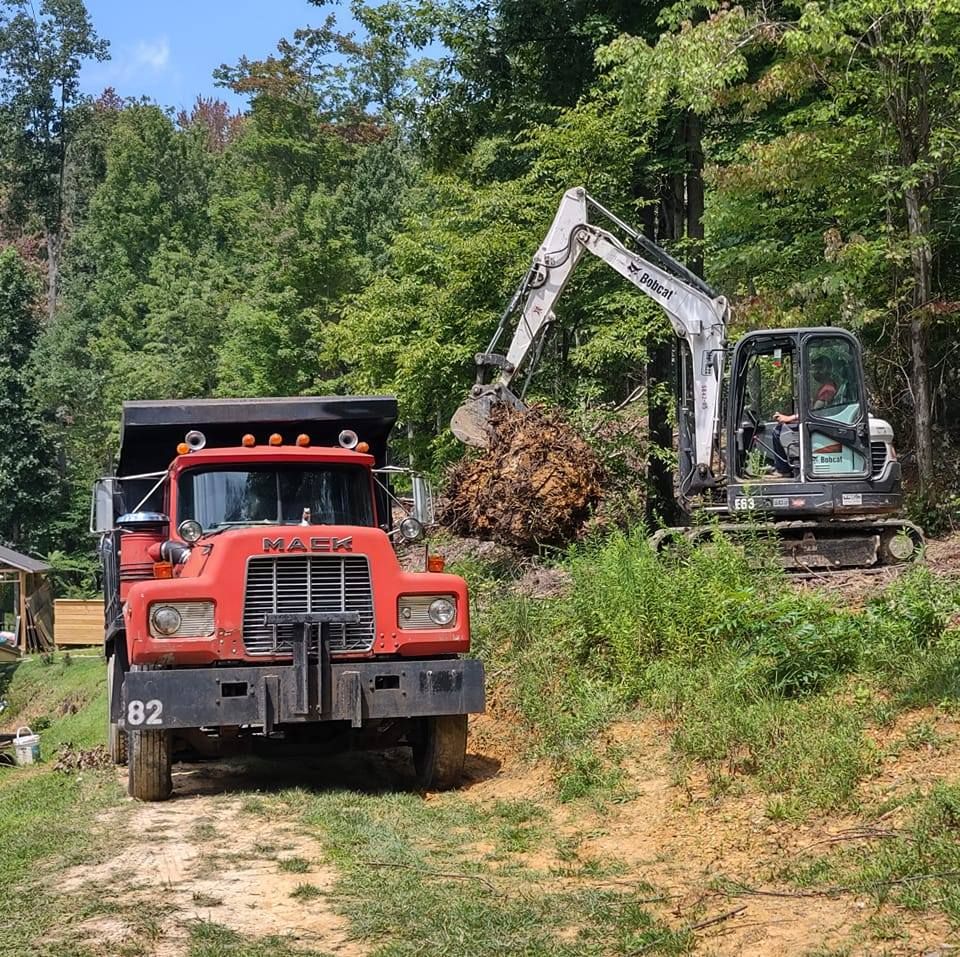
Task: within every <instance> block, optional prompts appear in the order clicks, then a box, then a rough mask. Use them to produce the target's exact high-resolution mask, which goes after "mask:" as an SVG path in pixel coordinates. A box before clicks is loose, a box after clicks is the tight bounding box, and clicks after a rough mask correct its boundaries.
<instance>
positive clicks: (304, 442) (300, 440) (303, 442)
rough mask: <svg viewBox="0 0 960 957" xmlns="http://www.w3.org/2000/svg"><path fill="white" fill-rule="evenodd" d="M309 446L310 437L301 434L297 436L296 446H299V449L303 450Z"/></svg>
mask: <svg viewBox="0 0 960 957" xmlns="http://www.w3.org/2000/svg"><path fill="white" fill-rule="evenodd" d="M309 444H310V436H309V435H305V434H303V433H302V432H301V433H300V435H298V436H297V445H299V446H300V448H302V449H305V448H306V447H307V446H308V445H309Z"/></svg>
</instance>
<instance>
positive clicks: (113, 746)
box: [107, 654, 127, 764]
mask: <svg viewBox="0 0 960 957" xmlns="http://www.w3.org/2000/svg"><path fill="white" fill-rule="evenodd" d="M116 668H117V656H116V654H112V655H110V657H109V658H108V659H107V750H108V751H109V752H110V760H111V761H113V763H114V764H126V763H127V732H126V731H123V730H121V728H120V725H119V724H118V723H117V722H116V721H113V720H112V719H111V717H110V715H111V714H112V713H113V695H114V690H113V681H114V672H115V671H116Z"/></svg>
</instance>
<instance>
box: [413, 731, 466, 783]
mask: <svg viewBox="0 0 960 957" xmlns="http://www.w3.org/2000/svg"><path fill="white" fill-rule="evenodd" d="M418 724H419V727H418V728H417V732H416V734H415V736H414V739H413V764H414V768H415V769H416V772H417V787H419V788H421V789H423V790H435V791H445V790H447V789H449V788H453V787H456V786H457V785H458V784H459V783H460V778H461V777H462V775H463V764H464V761H465V760H466V757H467V716H466V715H465V714H444V715H437V716H435V717H432V718H422V719H421V720H420V721H419V722H418Z"/></svg>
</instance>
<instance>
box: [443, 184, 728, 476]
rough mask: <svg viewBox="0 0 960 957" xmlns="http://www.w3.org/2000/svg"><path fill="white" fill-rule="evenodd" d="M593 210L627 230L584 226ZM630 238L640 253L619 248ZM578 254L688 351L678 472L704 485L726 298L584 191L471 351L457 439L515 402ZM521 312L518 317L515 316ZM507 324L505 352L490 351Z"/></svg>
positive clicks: (479, 437)
mask: <svg viewBox="0 0 960 957" xmlns="http://www.w3.org/2000/svg"><path fill="white" fill-rule="evenodd" d="M591 212H593V213H595V214H598V215H599V216H600V217H601V218H603V219H604V220H606V222H607V223H608V224H609V225H611V226H612V227H613V228H615V229H616V230H617V231H618V232H619V233H621V234H623V235H624V236H625V240H626V241H624V240H623V239H621V238H619V237H618V236H616V235H614V233H613V232H612V231H611V230H610V229H607V228H604V227H601V226H600V225H598V224H596V223H594V222H591V219H590V214H591ZM626 242H630V243H631V244H632V245H633V246H636V247H638V249H633V248H630V247H628V246H627V245H626ZM584 253H591V254H592V255H594V256H596V257H597V258H598V259H601V260H603V262H605V263H606V264H607V265H608V266H610V267H611V268H612V269H615V270H616V271H617V272H618V273H619V274H620V275H621V276H623V277H624V278H625V279H626V280H628V281H629V282H631V283H633V285H635V286H636V287H637V288H638V289H639V290H640V291H641V292H642V293H643V294H644V295H646V296H647V298H649V299H650V300H652V301H653V302H655V303H656V304H657V305H658V306H659V307H660V308H661V309H663V311H664V312H665V313H666V314H667V317H668V318H669V320H670V324H671V326H672V327H673V330H674V332H675V333H676V334H677V336H679V337H680V338H681V339H683V340H684V341H685V342H686V343H687V346H688V347H689V349H690V353H691V359H692V363H691V366H692V370H693V384H694V390H693V394H694V409H693V413H694V420H695V429H694V432H695V435H694V444H695V449H694V458H695V463H694V470H693V474H691V475H689V476H682V477H681V480H682V484H683V485H684V486H685V487H686V488H688V489H690V488H703V487H707V486H709V485H711V484H712V483H713V481H714V477H715V475H716V474H717V471H718V467H719V461H718V455H719V434H720V428H721V423H720V390H721V386H722V381H723V356H724V345H725V339H726V331H727V323H728V318H729V307H728V305H727V301H726V299H724V298H723V297H722V296H717V295H716V294H715V293H714V292H713V291H712V290H711V289H710V287H709V286H708V285H707V284H706V283H705V282H704V281H703V280H702V279H700V278H699V277H697V276H696V275H694V274H693V273H692V272H690V270H688V269H687V268H686V267H685V266H683V265H682V264H681V263H679V262H677V261H676V260H675V259H673V258H672V257H671V256H670V255H669V254H668V253H666V252H665V251H664V250H663V249H661V248H660V247H659V246H657V245H656V244H655V243H653V242H651V241H650V240H649V239H647V238H646V237H645V236H643V235H642V234H640V233H638V232H637V231H636V230H634V229H632V228H631V227H630V226H628V225H627V224H626V223H624V222H622V221H621V220H620V219H618V218H617V217H616V216H614V215H613V214H612V213H610V212H609V211H608V210H606V209H604V207H603V206H601V205H600V204H599V203H598V202H596V200H594V199H592V198H591V197H590V196H589V195H588V194H587V192H586V190H585V189H583V188H582V187H578V188H575V189H570V190H567V192H566V193H564V195H563V199H562V200H561V201H560V206H559V208H558V209H557V213H556V216H555V217H554V220H553V224H552V225H551V226H550V229H549V231H548V232H547V235H546V237H545V239H544V241H543V244H542V245H541V246H540V248H539V249H538V250H537V253H536V255H535V256H534V258H533V264H532V266H531V268H530V271H529V272H528V273H527V275H526V276H525V277H524V279H523V281H522V283H521V284H520V286H519V287H518V289H517V291H516V293H515V294H514V296H513V298H512V299H511V301H510V305H509V306H508V307H507V310H506V311H505V312H504V314H503V316H502V318H501V321H500V325H499V327H498V328H497V331H496V333H495V334H494V337H493V339H492V341H491V343H490V345H489V347H488V348H487V351H486V352H482V353H478V354H477V356H476V362H477V366H478V381H477V384H476V385H475V386H474V387H473V389H472V391H471V394H470V397H469V398H468V399H467V401H466V402H465V403H464V404H463V405H462V406H461V407H460V408H459V409H458V410H457V412H456V413H455V414H454V416H453V419H452V420H451V423H450V426H451V428H452V430H453V432H454V434H455V435H456V436H457V438H458V439H460V440H461V441H462V442H465V443H466V444H468V445H474V446H480V447H486V445H487V444H488V441H489V435H490V430H489V422H490V415H491V412H492V410H493V409H494V408H495V407H496V406H497V405H498V404H503V403H507V404H510V405H513V406H515V407H518V408H523V407H524V406H523V401H522V393H521V395H520V396H518V395H517V394H516V392H515V391H514V388H513V386H514V382H515V381H516V380H517V378H518V377H519V376H520V375H521V374H522V373H523V372H524V371H526V373H527V375H528V377H529V375H530V374H531V373H532V371H533V369H534V368H535V367H536V364H537V361H538V359H539V356H540V350H541V349H542V347H543V344H544V341H545V337H546V334H547V332H548V331H549V329H550V326H551V325H552V324H553V323H554V322H555V320H556V316H555V314H554V311H553V310H554V306H555V304H556V302H557V300H558V299H559V298H560V296H561V295H562V294H563V290H564V288H565V287H566V284H567V282H568V281H569V279H570V277H571V275H572V274H573V272H574V270H575V269H576V268H577V265H578V264H579V263H580V261H581V259H582V258H583V255H584ZM517 313H519V317H518V318H515V316H516V314H517ZM514 323H515V328H514V332H513V337H512V339H511V342H510V344H509V347H508V349H507V351H506V354H505V355H501V354H499V353H497V352H496V351H495V350H496V348H497V346H498V344H499V341H500V339H501V338H502V337H503V335H504V333H505V332H506V331H507V330H508V329H509V328H510V326H511V325H513V324H514Z"/></svg>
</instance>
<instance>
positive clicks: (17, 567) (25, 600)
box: [0, 545, 53, 652]
mask: <svg viewBox="0 0 960 957" xmlns="http://www.w3.org/2000/svg"><path fill="white" fill-rule="evenodd" d="M49 571H50V566H49V565H47V564H45V563H44V562H41V561H38V560H37V559H36V558H31V557H30V556H29V555H22V554H20V552H15V551H14V550H13V549H12V548H5V547H4V546H2V545H0V585H12V586H13V616H14V623H13V628H12V634H13V636H14V643H15V645H16V647H18V648H19V649H20V650H21V651H22V652H26V651H49V650H51V649H52V648H53V596H52V593H51V591H50V582H49V580H48V578H47V573H48V572H49Z"/></svg>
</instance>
